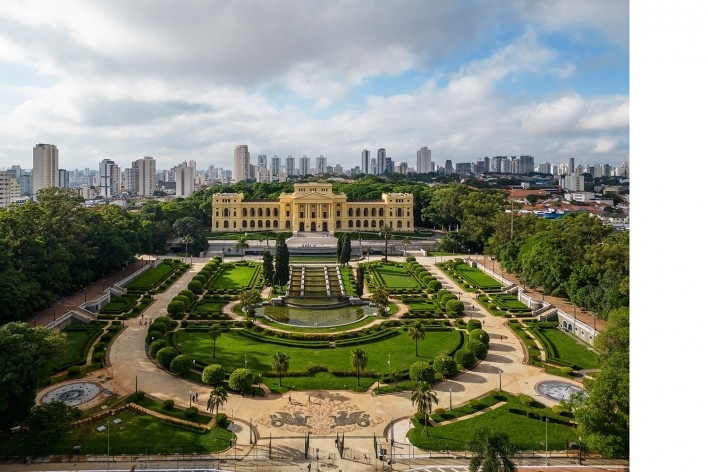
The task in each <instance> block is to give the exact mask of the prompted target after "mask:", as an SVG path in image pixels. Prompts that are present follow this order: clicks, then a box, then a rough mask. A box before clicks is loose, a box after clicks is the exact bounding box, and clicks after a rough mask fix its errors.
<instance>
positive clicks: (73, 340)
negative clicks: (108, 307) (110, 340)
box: [54, 323, 103, 370]
mask: <svg viewBox="0 0 708 472" xmlns="http://www.w3.org/2000/svg"><path fill="white" fill-rule="evenodd" d="M102 332H103V326H102V324H84V323H72V324H70V325H69V326H67V327H66V328H65V329H64V333H65V334H66V341H67V344H66V352H65V353H64V355H63V356H62V357H61V358H57V359H55V362H54V368H55V369H58V370H62V369H64V368H66V367H67V366H69V365H71V364H74V363H81V364H83V363H84V362H85V361H86V355H87V354H88V351H89V348H90V347H91V344H93V342H94V341H95V340H96V339H97V338H98V337H99V336H100V335H101V333H102Z"/></svg>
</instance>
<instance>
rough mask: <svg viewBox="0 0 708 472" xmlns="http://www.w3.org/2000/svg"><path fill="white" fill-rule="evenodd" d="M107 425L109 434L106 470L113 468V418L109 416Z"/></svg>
mask: <svg viewBox="0 0 708 472" xmlns="http://www.w3.org/2000/svg"><path fill="white" fill-rule="evenodd" d="M106 427H107V428H108V430H107V431H108V436H107V442H108V445H107V448H106V470H110V469H111V419H110V418H108V421H106Z"/></svg>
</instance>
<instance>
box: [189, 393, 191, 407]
mask: <svg viewBox="0 0 708 472" xmlns="http://www.w3.org/2000/svg"><path fill="white" fill-rule="evenodd" d="M189 407H190V408H192V391H191V390H190V391H189Z"/></svg>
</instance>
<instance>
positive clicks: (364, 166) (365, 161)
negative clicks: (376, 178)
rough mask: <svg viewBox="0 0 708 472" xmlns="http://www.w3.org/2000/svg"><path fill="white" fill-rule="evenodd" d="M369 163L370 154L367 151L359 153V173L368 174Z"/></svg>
mask: <svg viewBox="0 0 708 472" xmlns="http://www.w3.org/2000/svg"><path fill="white" fill-rule="evenodd" d="M370 162H371V153H370V152H369V150H368V149H364V150H363V151H361V173H362V174H368V173H369V163H370Z"/></svg>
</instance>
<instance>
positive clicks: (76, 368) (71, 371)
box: [66, 365, 81, 377]
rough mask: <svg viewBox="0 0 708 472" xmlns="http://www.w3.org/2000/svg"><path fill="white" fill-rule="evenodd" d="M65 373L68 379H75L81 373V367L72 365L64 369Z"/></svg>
mask: <svg viewBox="0 0 708 472" xmlns="http://www.w3.org/2000/svg"><path fill="white" fill-rule="evenodd" d="M66 373H67V374H69V377H76V376H77V375H79V374H80V373H81V367H79V366H78V365H72V366H70V367H69V368H68V369H66Z"/></svg>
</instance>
